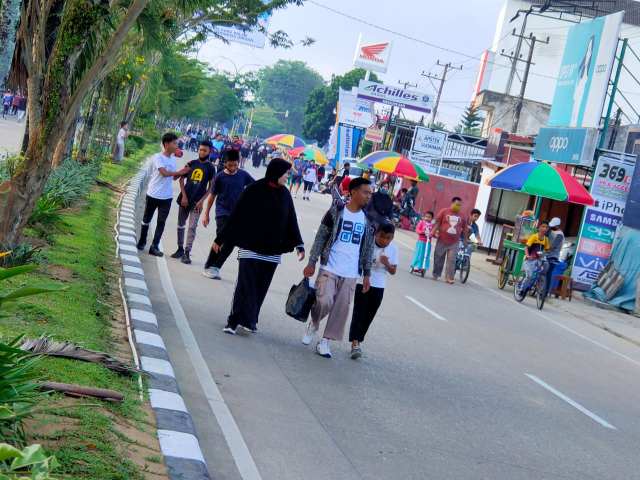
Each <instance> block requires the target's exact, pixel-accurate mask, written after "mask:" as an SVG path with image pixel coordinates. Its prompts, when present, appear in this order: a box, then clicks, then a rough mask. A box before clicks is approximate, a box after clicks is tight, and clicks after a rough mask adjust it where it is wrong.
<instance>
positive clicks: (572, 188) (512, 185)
mask: <svg viewBox="0 0 640 480" xmlns="http://www.w3.org/2000/svg"><path fill="white" fill-rule="evenodd" d="M489 185H490V186H491V187H493V188H501V189H502V190H512V191H515V192H522V193H528V194H530V195H536V196H538V197H543V198H550V199H552V200H558V201H561V202H571V203H577V204H579V205H593V204H594V203H595V202H594V200H593V197H592V196H591V195H590V194H589V192H588V191H587V189H586V188H584V187H583V186H582V185H581V184H580V183H579V182H578V181H577V180H576V179H575V178H574V177H572V176H571V175H570V174H569V172H567V171H565V170H559V169H558V168H555V167H552V166H551V165H549V164H548V163H543V162H526V163H518V164H516V165H511V166H510V167H507V168H505V169H504V170H501V171H499V172H498V173H496V174H495V175H494V176H493V178H492V179H491V180H490V181H489Z"/></svg>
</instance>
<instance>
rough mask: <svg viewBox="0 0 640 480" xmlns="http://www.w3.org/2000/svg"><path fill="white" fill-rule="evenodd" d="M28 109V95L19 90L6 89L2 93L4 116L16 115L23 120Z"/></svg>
mask: <svg viewBox="0 0 640 480" xmlns="http://www.w3.org/2000/svg"><path fill="white" fill-rule="evenodd" d="M26 111H27V97H25V96H24V95H22V93H21V92H20V91H19V90H18V91H15V92H13V91H11V90H6V91H5V92H4V93H3V94H2V118H7V116H14V117H16V119H17V120H22V119H23V118H24V116H25V113H26Z"/></svg>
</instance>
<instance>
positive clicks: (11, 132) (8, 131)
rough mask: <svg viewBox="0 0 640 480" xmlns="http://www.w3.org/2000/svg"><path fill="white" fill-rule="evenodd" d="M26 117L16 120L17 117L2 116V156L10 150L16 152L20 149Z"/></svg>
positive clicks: (0, 130) (0, 152) (0, 127)
mask: <svg viewBox="0 0 640 480" xmlns="http://www.w3.org/2000/svg"><path fill="white" fill-rule="evenodd" d="M25 124H26V119H24V118H23V119H22V121H21V122H18V121H16V117H7V118H5V119H3V118H0V133H1V135H0V156H2V154H4V153H6V152H9V153H14V152H17V151H18V150H19V149H20V145H21V143H22V136H23V135H24V128H25Z"/></svg>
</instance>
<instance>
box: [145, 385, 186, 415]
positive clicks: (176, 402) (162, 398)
mask: <svg viewBox="0 0 640 480" xmlns="http://www.w3.org/2000/svg"><path fill="white" fill-rule="evenodd" d="M149 399H150V400H151V406H152V407H153V408H164V409H165V410H175V411H177V412H185V413H188V412H187V406H186V405H185V404H184V400H183V399H182V397H181V396H180V395H179V394H177V393H173V392H167V391H165V390H158V389H155V388H150V389H149Z"/></svg>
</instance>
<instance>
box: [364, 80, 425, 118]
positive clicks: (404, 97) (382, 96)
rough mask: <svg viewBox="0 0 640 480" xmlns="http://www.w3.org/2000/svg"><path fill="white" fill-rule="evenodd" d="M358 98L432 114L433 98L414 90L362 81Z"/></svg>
mask: <svg viewBox="0 0 640 480" xmlns="http://www.w3.org/2000/svg"><path fill="white" fill-rule="evenodd" d="M358 98H361V99H364V100H369V101H371V102H379V103H384V104H386V105H394V106H396V107H402V108H407V109H409V110H416V111H418V112H422V113H431V109H432V108H433V98H432V97H431V95H427V94H426V93H422V92H416V91H414V90H405V89H404V88H400V87H392V86H390V85H383V84H382V83H376V82H369V81H367V80H360V83H359V84H358Z"/></svg>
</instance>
